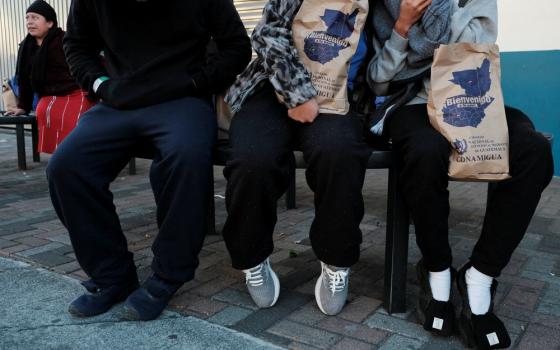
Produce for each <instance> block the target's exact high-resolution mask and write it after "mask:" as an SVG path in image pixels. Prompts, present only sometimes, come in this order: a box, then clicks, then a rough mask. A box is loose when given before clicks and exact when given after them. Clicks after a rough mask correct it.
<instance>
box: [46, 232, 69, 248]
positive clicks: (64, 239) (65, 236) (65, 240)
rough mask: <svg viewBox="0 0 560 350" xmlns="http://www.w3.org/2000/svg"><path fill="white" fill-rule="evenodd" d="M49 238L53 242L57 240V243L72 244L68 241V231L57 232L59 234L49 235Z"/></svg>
mask: <svg viewBox="0 0 560 350" xmlns="http://www.w3.org/2000/svg"><path fill="white" fill-rule="evenodd" d="M49 240H50V241H53V242H59V243H63V244H67V245H71V244H72V243H71V242H70V236H69V235H68V233H66V234H59V235H56V236H52V237H49Z"/></svg>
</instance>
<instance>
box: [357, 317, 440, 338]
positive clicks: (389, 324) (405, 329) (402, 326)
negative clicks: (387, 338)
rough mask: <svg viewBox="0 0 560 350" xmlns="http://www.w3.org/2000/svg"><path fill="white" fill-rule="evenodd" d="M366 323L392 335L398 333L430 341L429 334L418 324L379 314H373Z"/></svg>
mask: <svg viewBox="0 0 560 350" xmlns="http://www.w3.org/2000/svg"><path fill="white" fill-rule="evenodd" d="M364 323H365V324H366V325H367V326H368V327H370V328H377V329H381V330H384V331H387V332H391V333H397V334H400V335H403V336H405V337H409V338H414V339H417V340H420V341H424V342H425V341H427V340H428V339H429V335H428V333H427V332H426V331H425V330H424V328H422V326H420V325H419V324H417V323H412V322H408V321H406V320H402V319H400V318H396V317H391V316H389V315H384V314H381V313H379V312H377V313H375V314H373V315H372V316H370V317H369V318H368V319H366V320H365V321H364Z"/></svg>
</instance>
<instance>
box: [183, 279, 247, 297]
mask: <svg viewBox="0 0 560 350" xmlns="http://www.w3.org/2000/svg"><path fill="white" fill-rule="evenodd" d="M236 282H238V280H237V279H233V278H229V277H223V278H219V277H218V278H216V279H215V280H211V281H210V282H207V283H204V284H202V285H200V286H198V287H196V288H193V289H192V290H191V292H192V293H195V294H198V295H202V296H211V295H213V294H216V293H218V292H220V291H221V290H223V289H225V288H227V287H229V286H231V285H232V284H234V283H236Z"/></svg>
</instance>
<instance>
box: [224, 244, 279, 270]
mask: <svg viewBox="0 0 560 350" xmlns="http://www.w3.org/2000/svg"><path fill="white" fill-rule="evenodd" d="M273 251H274V248H273V247H271V248H268V249H266V250H263V251H261V252H255V254H250V255H249V254H245V256H241V255H242V254H232V252H230V256H231V266H232V267H233V268H234V269H236V270H247V269H250V268H253V267H255V266H257V265H259V264H260V263H262V262H263V261H265V260H266V258H268V257H269V256H270V254H272V252H273Z"/></svg>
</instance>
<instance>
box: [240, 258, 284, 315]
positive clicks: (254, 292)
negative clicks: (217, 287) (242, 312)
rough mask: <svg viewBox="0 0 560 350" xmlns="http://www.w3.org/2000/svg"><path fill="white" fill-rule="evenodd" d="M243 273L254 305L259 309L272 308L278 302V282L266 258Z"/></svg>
mask: <svg viewBox="0 0 560 350" xmlns="http://www.w3.org/2000/svg"><path fill="white" fill-rule="evenodd" d="M243 272H245V283H246V284H247V289H248V290H249V294H251V297H252V298H253V301H254V302H255V304H257V306H258V307H260V308H265V307H271V306H274V304H276V301H277V300H278V295H280V281H279V280H278V276H276V273H275V272H274V271H273V270H272V268H271V267H270V262H269V261H268V258H266V260H265V261H263V262H262V263H260V264H259V265H257V266H255V267H253V268H251V269H248V270H243Z"/></svg>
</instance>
